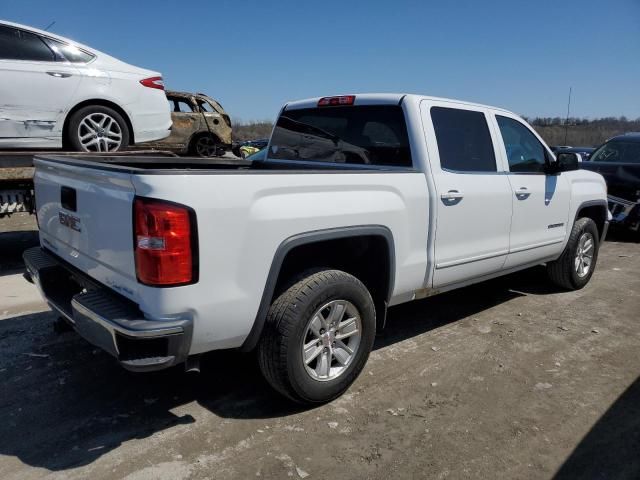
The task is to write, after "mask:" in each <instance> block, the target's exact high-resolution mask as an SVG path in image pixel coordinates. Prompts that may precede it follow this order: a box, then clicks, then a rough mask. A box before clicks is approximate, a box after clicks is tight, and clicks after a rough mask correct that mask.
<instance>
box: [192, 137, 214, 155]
mask: <svg viewBox="0 0 640 480" xmlns="http://www.w3.org/2000/svg"><path fill="white" fill-rule="evenodd" d="M217 150H218V146H217V144H216V142H215V140H213V138H211V137H200V138H199V139H198V140H197V141H196V153H197V154H198V155H199V156H201V157H213V156H215V154H216V152H217Z"/></svg>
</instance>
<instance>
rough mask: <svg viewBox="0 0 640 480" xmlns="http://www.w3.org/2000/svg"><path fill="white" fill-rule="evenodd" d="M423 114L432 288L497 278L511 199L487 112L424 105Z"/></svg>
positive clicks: (442, 104) (506, 243) (505, 244)
mask: <svg viewBox="0 0 640 480" xmlns="http://www.w3.org/2000/svg"><path fill="white" fill-rule="evenodd" d="M421 110H422V116H423V122H424V126H425V133H426V136H427V140H428V146H429V158H430V162H431V174H432V175H433V180H434V183H435V186H436V233H435V252H434V254H435V271H434V276H433V287H434V288H438V287H443V286H446V285H449V284H453V283H456V282H460V281H464V280H468V279H471V278H476V277H480V276H482V275H486V274H490V273H494V272H497V271H499V270H501V269H502V267H503V264H504V262H505V259H506V257H507V253H508V251H509V229H510V224H511V209H512V204H511V195H512V193H511V186H510V185H509V181H508V179H507V176H506V175H505V174H504V172H503V168H502V164H501V162H500V159H499V158H497V157H496V155H495V148H494V143H495V142H494V138H493V133H492V130H491V129H489V126H488V122H487V115H488V112H487V111H486V110H483V109H480V108H472V107H468V106H466V105H458V104H452V103H449V102H427V101H425V102H423V103H422V105H421ZM436 147H437V148H436ZM434 149H435V150H436V151H434ZM427 174H428V173H427Z"/></svg>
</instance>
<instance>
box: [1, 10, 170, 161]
mask: <svg viewBox="0 0 640 480" xmlns="http://www.w3.org/2000/svg"><path fill="white" fill-rule="evenodd" d="M170 128H171V116H170V112H169V110H168V108H167V99H166V96H165V93H164V83H163V81H162V76H161V74H160V73H158V72H154V71H151V70H146V69H143V68H139V67H135V66H133V65H129V64H127V63H124V62H122V61H120V60H118V59H116V58H113V57H111V56H109V55H106V54H104V53H102V52H99V51H97V50H94V49H92V48H89V47H86V46H84V45H81V44H79V43H76V42H73V41H71V40H68V39H66V38H63V37H60V36H58V35H53V34H51V33H49V32H45V31H42V30H37V29H34V28H31V27H25V26H23V25H19V24H16V23H10V22H5V21H0V148H60V147H65V148H69V149H71V150H76V151H86V152H114V151H117V150H120V149H122V148H124V147H126V146H127V145H133V144H135V143H141V142H148V141H152V140H160V139H162V138H165V137H167V136H168V135H169V133H170Z"/></svg>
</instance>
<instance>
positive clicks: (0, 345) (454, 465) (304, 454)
mask: <svg viewBox="0 0 640 480" xmlns="http://www.w3.org/2000/svg"><path fill="white" fill-rule="evenodd" d="M0 228H2V229H4V230H16V229H18V230H21V231H19V232H13V233H0V252H1V253H0V255H2V256H1V257H0V261H1V262H2V263H1V265H2V270H1V271H0V392H1V394H0V418H1V419H2V421H1V422H0V478H2V479H4V480H9V479H20V480H23V479H36V478H38V479H39V478H78V479H79V478H91V479H92V480H99V479H119V478H127V479H151V478H167V479H183V478H225V479H227V478H240V479H247V478H278V479H280V478H307V477H308V478H310V479H314V478H318V479H320V478H341V479H345V478H346V479H350V478H354V479H355V478H380V479H389V478H394V479H395V478H419V477H424V478H442V479H444V478H551V477H553V476H554V475H555V476H557V477H558V478H639V477H640V454H639V453H638V452H640V244H637V243H634V242H632V241H631V240H629V239H627V238H625V237H624V236H622V237H620V238H618V239H616V240H614V241H607V242H606V243H605V245H604V246H603V248H602V250H601V255H600V258H599V261H598V268H597V270H596V273H595V275H594V277H593V279H592V281H591V283H590V284H589V285H588V286H587V287H586V288H585V289H583V290H581V291H577V292H570V293H565V292H559V291H558V290H556V289H555V288H553V287H552V286H550V284H549V283H548V282H547V281H546V279H545V272H544V269H543V268H536V269H532V270H530V271H527V272H522V273H519V274H515V275H510V276H508V277H504V278H501V279H497V280H494V281H491V282H487V283H483V284H479V285H476V286H472V287H468V288H465V289H462V290H457V291H455V292H451V293H447V294H444V295H441V296H439V297H434V298H431V299H427V300H423V301H420V302H415V303H412V304H408V305H405V306H400V307H396V308H393V309H391V310H390V315H389V321H388V328H387V330H386V331H385V332H384V333H383V334H382V335H381V336H380V337H379V338H378V339H377V341H376V345H375V349H374V352H373V353H372V355H371V359H370V360H369V362H368V364H367V366H366V367H365V370H364V372H363V374H362V376H361V377H360V379H359V380H358V381H357V382H356V383H355V384H354V385H353V387H352V388H351V389H350V390H349V391H348V392H347V394H346V395H344V396H343V397H342V398H340V399H338V400H337V401H335V402H333V403H331V404H328V405H325V406H322V407H318V408H315V409H302V408H300V407H297V406H295V405H292V404H290V403H288V402H286V401H284V400H283V399H282V397H280V396H278V395H277V394H275V393H273V392H272V391H271V390H270V389H269V387H268V386H267V384H266V383H265V382H264V381H263V380H262V378H261V376H260V373H259V371H258V369H257V367H256V366H255V364H254V362H253V360H252V358H251V357H250V356H247V355H244V356H243V355H240V354H237V353H215V354H211V355H209V356H208V357H207V358H206V361H205V364H204V367H203V372H202V373H201V374H199V375H197V374H185V373H184V372H182V371H180V369H174V370H170V371H164V372H157V373H154V374H144V375H141V374H132V373H129V372H126V371H125V370H123V369H121V368H120V367H119V366H118V365H116V363H115V362H114V361H113V360H112V359H111V358H110V357H109V356H108V355H107V354H105V353H102V352H101V351H98V350H96V349H95V348H93V347H92V346H90V345H89V344H87V343H86V342H85V341H83V340H82V339H81V338H79V337H78V336H77V335H76V334H75V333H73V332H67V333H62V334H57V333H54V331H53V328H52V323H53V320H54V319H55V316H54V315H53V314H52V313H51V312H50V311H49V309H48V308H47V307H46V305H45V304H43V303H42V301H41V300H40V298H39V296H38V294H37V292H36V289H35V287H34V286H32V285H30V284H27V283H26V282H25V281H24V279H23V278H22V276H21V274H22V270H21V267H20V260H19V251H20V250H21V249H23V248H25V247H28V246H31V245H33V244H36V243H37V233H36V232H35V231H34V228H35V225H34V220H33V218H32V217H28V216H24V215H22V216H19V215H16V216H14V217H13V218H12V219H10V220H7V219H3V220H1V221H0Z"/></svg>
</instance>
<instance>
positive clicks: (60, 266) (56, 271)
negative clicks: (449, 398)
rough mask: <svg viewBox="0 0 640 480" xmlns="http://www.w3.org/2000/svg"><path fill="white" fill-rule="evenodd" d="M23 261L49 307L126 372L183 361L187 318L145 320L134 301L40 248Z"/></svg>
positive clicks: (188, 333)
mask: <svg viewBox="0 0 640 480" xmlns="http://www.w3.org/2000/svg"><path fill="white" fill-rule="evenodd" d="M23 259H24V263H25V265H26V267H27V272H28V274H29V276H30V277H31V279H32V280H33V282H34V283H35V284H36V285H37V286H38V289H39V290H40V293H41V294H42V296H43V297H44V298H45V299H46V300H47V302H48V303H49V305H50V306H51V307H52V308H53V309H54V310H56V311H57V312H58V313H59V314H60V315H62V316H63V317H64V318H65V319H66V320H67V321H69V322H70V323H71V324H72V325H73V327H74V329H75V330H76V331H77V332H78V333H79V334H80V335H81V336H82V337H84V339H85V340H87V341H88V342H90V343H92V344H93V345H95V346H97V347H100V348H101V349H103V350H105V351H106V352H108V353H110V354H111V355H113V356H114V357H116V358H117V359H118V361H119V362H120V364H121V365H122V366H123V367H124V368H126V369H127V370H133V371H139V372H140V371H151V370H160V369H163V368H168V367H171V366H173V365H176V364H178V363H182V362H184V361H185V360H186V359H187V356H188V354H189V347H190V345H191V336H192V330H193V328H192V326H193V323H192V321H191V320H189V319H183V320H167V321H164V320H163V321H159V320H148V319H146V318H144V315H143V313H142V312H141V311H140V309H139V308H138V307H137V306H136V305H135V304H134V303H133V302H131V301H129V300H128V299H126V298H124V297H122V296H120V295H118V294H117V293H115V292H113V291H111V290H109V289H107V288H105V287H104V286H102V285H100V284H97V283H96V282H95V281H94V280H92V279H91V278H90V277H88V276H87V275H85V274H83V273H82V272H80V271H78V270H76V269H75V268H73V267H71V266H69V265H67V264H66V263H65V262H63V261H62V260H60V259H58V258H57V257H56V256H54V255H53V254H51V253H49V252H48V251H46V250H44V249H42V248H40V247H35V248H30V249H28V250H26V251H25V252H24V254H23Z"/></svg>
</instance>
